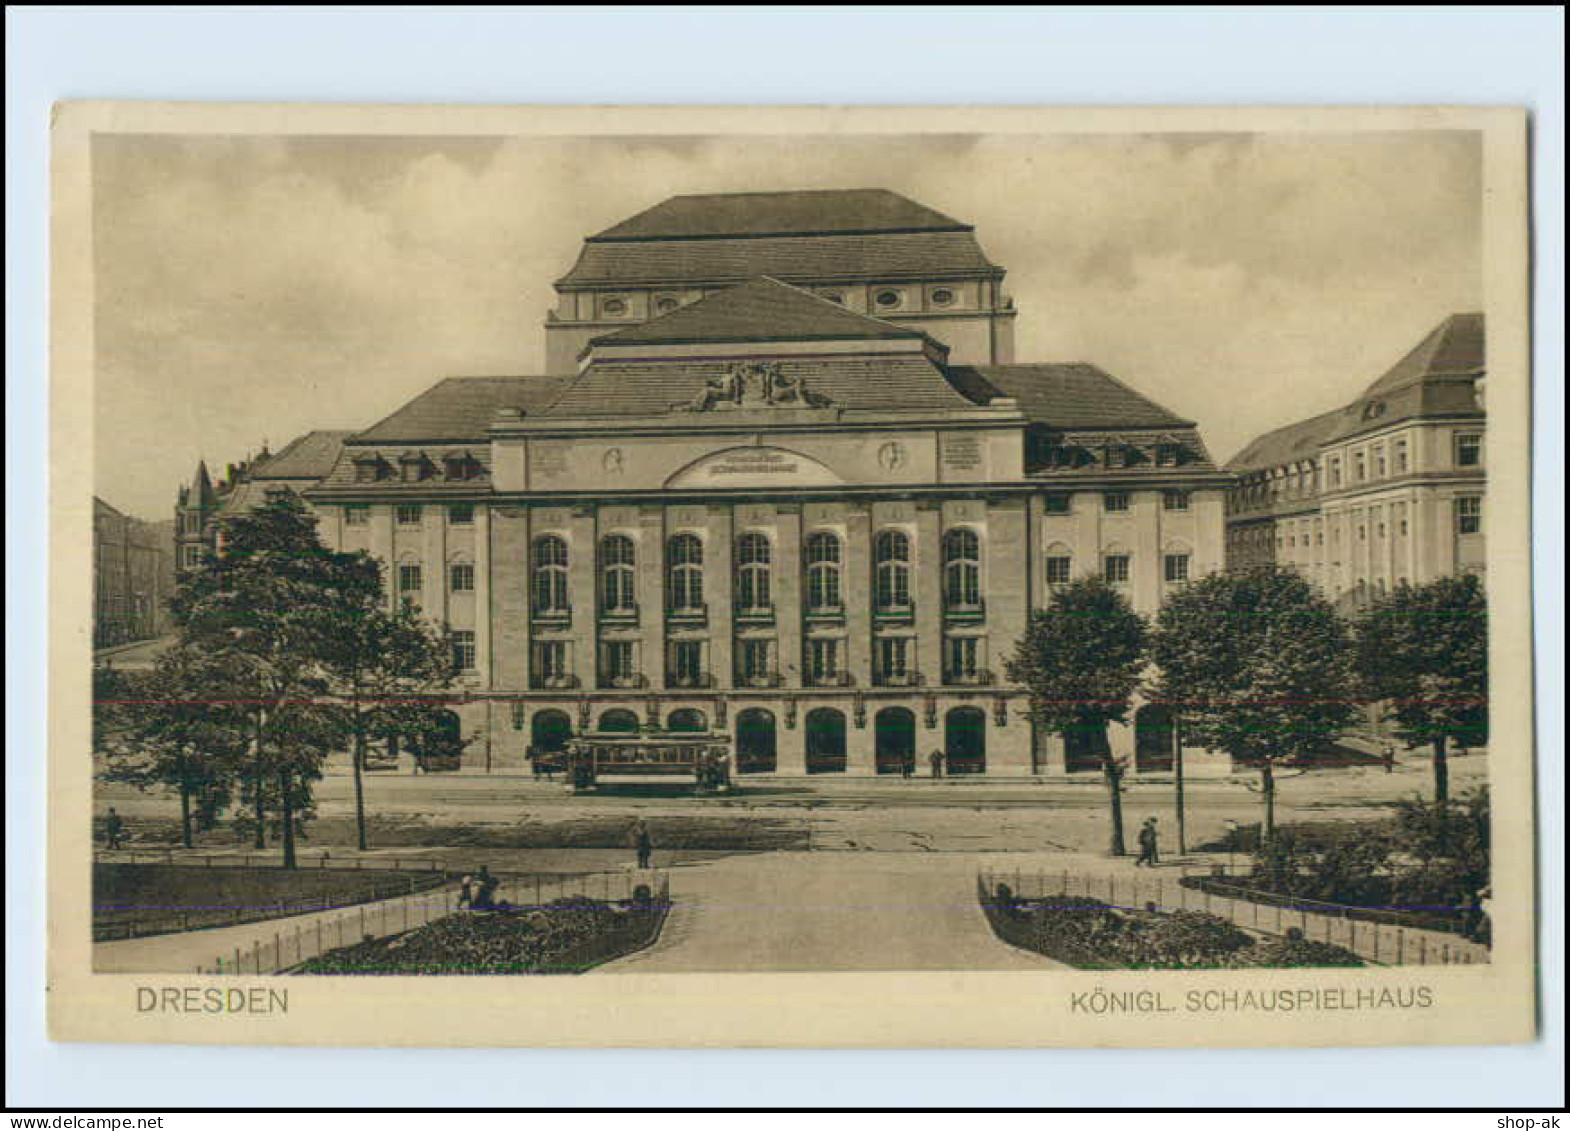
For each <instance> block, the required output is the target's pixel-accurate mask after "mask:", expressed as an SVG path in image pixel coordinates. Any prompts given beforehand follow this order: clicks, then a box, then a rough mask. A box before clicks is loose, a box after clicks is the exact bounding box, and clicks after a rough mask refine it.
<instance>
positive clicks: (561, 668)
mask: <svg viewBox="0 0 1570 1131" xmlns="http://www.w3.org/2000/svg"><path fill="white" fill-rule="evenodd" d="M534 675H535V678H536V679H537V680H539V681H540V682H541V683H552V682H559V681H561V680H563V679H565V678H567V642H566V641H565V640H546V641H542V642H541V643H539V644H536V645H535V646H534Z"/></svg>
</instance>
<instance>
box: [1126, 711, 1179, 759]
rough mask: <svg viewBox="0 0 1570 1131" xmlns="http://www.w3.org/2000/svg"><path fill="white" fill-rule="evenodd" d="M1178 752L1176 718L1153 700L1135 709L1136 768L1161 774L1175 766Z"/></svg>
mask: <svg viewBox="0 0 1570 1131" xmlns="http://www.w3.org/2000/svg"><path fill="white" fill-rule="evenodd" d="M1176 754H1177V720H1176V719H1174V718H1173V717H1172V712H1171V711H1170V710H1169V709H1168V708H1166V707H1163V706H1160V705H1159V704H1155V703H1152V704H1150V705H1149V706H1145V707H1141V708H1140V709H1139V710H1137V711H1135V712H1134V771H1135V772H1136V773H1141V774H1145V773H1161V772H1167V771H1170V770H1171V769H1172V766H1173V763H1174V761H1175V756H1176Z"/></svg>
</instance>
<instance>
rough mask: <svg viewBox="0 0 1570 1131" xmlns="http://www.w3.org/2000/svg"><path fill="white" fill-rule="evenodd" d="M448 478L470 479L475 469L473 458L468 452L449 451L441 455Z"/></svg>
mask: <svg viewBox="0 0 1570 1131" xmlns="http://www.w3.org/2000/svg"><path fill="white" fill-rule="evenodd" d="M442 465H443V469H444V472H445V474H446V476H447V478H448V479H459V480H462V479H472V478H473V477H474V473H475V470H476V465H475V460H474V457H473V456H472V455H470V454H469V453H468V452H449V453H447V455H445V456H443V457H442Z"/></svg>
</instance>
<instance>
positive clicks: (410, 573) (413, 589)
mask: <svg viewBox="0 0 1570 1131" xmlns="http://www.w3.org/2000/svg"><path fill="white" fill-rule="evenodd" d="M422 573H423V571H422V570H421V568H420V567H419V566H418V565H400V566H399V567H398V592H400V593H418V592H419V591H420V588H421V586H422V585H423V584H424V578H423V577H422Z"/></svg>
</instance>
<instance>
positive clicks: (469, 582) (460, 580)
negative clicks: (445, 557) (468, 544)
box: [451, 562, 474, 593]
mask: <svg viewBox="0 0 1570 1131" xmlns="http://www.w3.org/2000/svg"><path fill="white" fill-rule="evenodd" d="M451 574H452V591H453V592H454V593H473V592H474V566H473V565H471V564H470V563H469V562H453V564H452V569H451Z"/></svg>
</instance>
